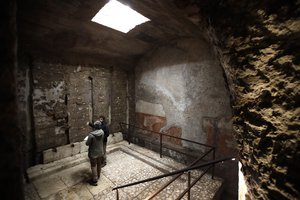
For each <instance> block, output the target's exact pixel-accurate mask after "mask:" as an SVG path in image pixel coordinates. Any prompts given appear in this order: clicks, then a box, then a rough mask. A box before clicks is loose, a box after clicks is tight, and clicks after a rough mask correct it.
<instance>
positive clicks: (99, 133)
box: [85, 121, 104, 186]
mask: <svg viewBox="0 0 300 200" xmlns="http://www.w3.org/2000/svg"><path fill="white" fill-rule="evenodd" d="M100 125H101V122H100V121H96V122H95V123H94V124H93V128H94V130H93V131H92V132H90V133H89V135H88V137H87V140H86V143H85V144H86V145H87V146H89V149H88V156H89V159H90V163H91V170H92V180H91V182H90V184H91V185H93V186H97V185H98V184H97V182H98V179H99V178H100V174H101V165H102V160H103V155H104V150H103V139H104V131H103V130H102V129H101V128H100Z"/></svg>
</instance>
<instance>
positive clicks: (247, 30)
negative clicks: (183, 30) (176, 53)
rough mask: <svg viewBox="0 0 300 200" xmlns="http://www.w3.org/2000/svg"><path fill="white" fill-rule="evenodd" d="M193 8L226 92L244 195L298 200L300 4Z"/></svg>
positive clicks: (229, 3)
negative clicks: (245, 189)
mask: <svg viewBox="0 0 300 200" xmlns="http://www.w3.org/2000/svg"><path fill="white" fill-rule="evenodd" d="M189 2H190V3H191V1H189ZM197 2H198V4H197V5H198V6H199V8H200V10H201V13H200V15H201V16H202V17H203V18H204V19H207V20H208V23H207V30H208V38H210V40H211V41H212V43H213V44H214V45H215V47H216V51H217V52H218V54H219V57H220V60H221V62H222V65H223V68H224V70H225V74H226V77H227V82H228V85H229V88H230V91H231V99H232V100H231V104H232V107H233V109H234V122H233V124H234V129H235V138H236V140H237V142H238V146H239V151H240V160H241V162H242V165H243V167H242V170H243V172H244V175H245V176H246V180H247V185H248V191H249V194H248V197H249V198H250V199H298V198H299V196H300V188H299V181H300V177H299V175H297V174H298V172H297V171H298V169H299V167H300V153H299V144H300V142H299V141H300V134H299V128H300V122H299V121H300V120H299V119H300V118H299V116H300V115H299V114H300V108H299V102H300V101H299V100H300V99H299V93H300V91H299V88H300V79H299V77H300V67H299V30H300V24H299V7H300V2H299V1H277V0H276V1H251V3H250V2H249V1H222V2H219V1H210V2H209V3H206V2H205V1H203V2H201V1H197ZM186 4H189V3H187V2H186ZM191 4H192V3H191Z"/></svg>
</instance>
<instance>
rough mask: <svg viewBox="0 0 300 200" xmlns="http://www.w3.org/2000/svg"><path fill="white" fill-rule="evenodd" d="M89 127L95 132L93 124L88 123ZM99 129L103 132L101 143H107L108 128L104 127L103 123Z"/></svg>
mask: <svg viewBox="0 0 300 200" xmlns="http://www.w3.org/2000/svg"><path fill="white" fill-rule="evenodd" d="M97 125H98V124H97ZM89 126H90V127H92V128H93V130H95V125H94V124H93V123H91V122H89ZM100 129H102V130H103V132H104V138H103V142H104V143H107V138H108V136H109V130H108V127H107V125H106V123H105V122H102V123H101V124H100Z"/></svg>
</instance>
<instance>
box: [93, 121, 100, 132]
mask: <svg viewBox="0 0 300 200" xmlns="http://www.w3.org/2000/svg"><path fill="white" fill-rule="evenodd" d="M94 129H96V130H99V129H101V122H100V121H99V120H97V121H95V123H94Z"/></svg>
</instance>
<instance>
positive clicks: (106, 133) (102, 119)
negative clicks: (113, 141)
mask: <svg viewBox="0 0 300 200" xmlns="http://www.w3.org/2000/svg"><path fill="white" fill-rule="evenodd" d="M99 122H100V129H102V130H103V132H104V138H103V150H104V156H103V159H104V160H103V165H106V146H107V138H108V136H109V129H108V127H107V124H106V121H105V117H104V116H102V115H101V116H100V117H99ZM88 125H89V126H90V127H92V128H93V129H95V127H94V124H93V123H91V122H88Z"/></svg>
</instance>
